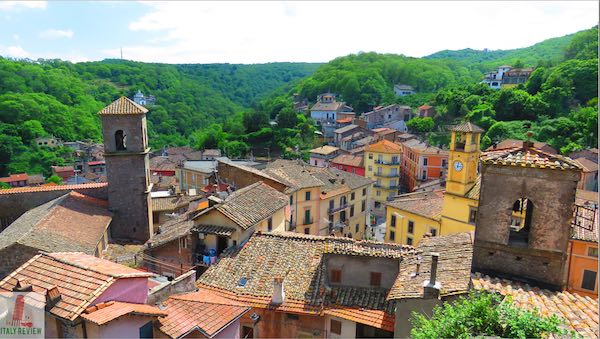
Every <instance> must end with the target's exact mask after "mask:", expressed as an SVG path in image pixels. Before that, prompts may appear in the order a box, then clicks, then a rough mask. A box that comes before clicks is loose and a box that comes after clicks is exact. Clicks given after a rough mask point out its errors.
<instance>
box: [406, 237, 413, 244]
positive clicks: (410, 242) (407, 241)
mask: <svg viewBox="0 0 600 339" xmlns="http://www.w3.org/2000/svg"><path fill="white" fill-rule="evenodd" d="M406 244H407V245H412V244H413V241H412V238H411V237H406Z"/></svg>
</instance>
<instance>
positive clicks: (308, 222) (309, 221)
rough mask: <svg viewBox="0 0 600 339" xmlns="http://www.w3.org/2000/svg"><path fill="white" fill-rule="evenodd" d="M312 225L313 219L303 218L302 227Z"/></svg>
mask: <svg viewBox="0 0 600 339" xmlns="http://www.w3.org/2000/svg"><path fill="white" fill-rule="evenodd" d="M313 223H314V221H313V218H305V219H304V220H303V222H302V225H311V224H313Z"/></svg>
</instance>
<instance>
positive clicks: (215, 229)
mask: <svg viewBox="0 0 600 339" xmlns="http://www.w3.org/2000/svg"><path fill="white" fill-rule="evenodd" d="M194 230H195V231H197V232H198V233H204V234H216V235H222V236H226V237H228V236H230V235H232V234H233V232H235V230H234V229H233V228H229V227H225V226H218V225H198V226H196V227H194Z"/></svg>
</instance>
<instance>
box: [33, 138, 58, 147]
mask: <svg viewBox="0 0 600 339" xmlns="http://www.w3.org/2000/svg"><path fill="white" fill-rule="evenodd" d="M33 143H35V144H36V145H37V146H38V147H50V148H55V147H60V146H63V143H62V141H61V140H60V139H58V138H55V137H54V136H48V137H39V138H35V139H33Z"/></svg>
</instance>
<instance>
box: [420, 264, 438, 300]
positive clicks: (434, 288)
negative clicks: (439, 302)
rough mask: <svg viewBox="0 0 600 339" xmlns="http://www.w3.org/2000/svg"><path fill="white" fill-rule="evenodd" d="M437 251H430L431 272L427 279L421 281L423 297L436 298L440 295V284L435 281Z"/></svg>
mask: <svg viewBox="0 0 600 339" xmlns="http://www.w3.org/2000/svg"><path fill="white" fill-rule="evenodd" d="M439 257H440V254H439V253H436V252H432V253H431V273H430V276H429V280H425V282H424V283H423V297H424V298H425V299H437V298H439V296H440V290H441V287H442V286H441V284H440V283H439V282H437V281H436V278H437V267H438V259H439Z"/></svg>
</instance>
